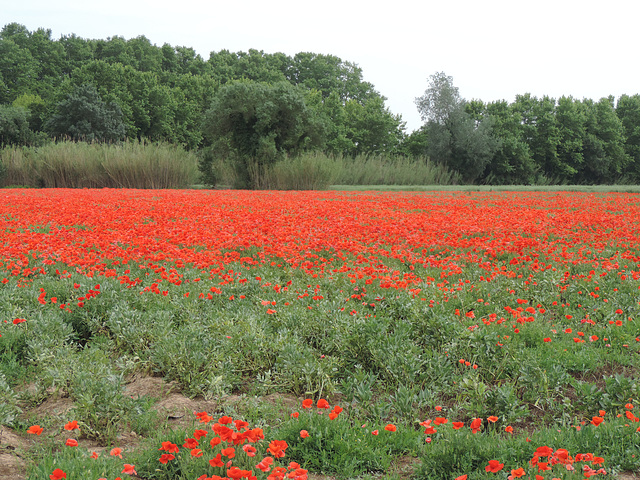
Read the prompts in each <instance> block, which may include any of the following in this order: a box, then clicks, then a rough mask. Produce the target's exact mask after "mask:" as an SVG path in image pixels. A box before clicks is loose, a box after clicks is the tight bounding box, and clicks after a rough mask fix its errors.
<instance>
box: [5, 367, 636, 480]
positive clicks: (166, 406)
mask: <svg viewBox="0 0 640 480" xmlns="http://www.w3.org/2000/svg"><path fill="white" fill-rule="evenodd" d="M125 393H126V394H127V395H131V396H132V397H134V398H140V397H144V396H147V397H151V398H155V399H158V402H157V403H155V404H154V406H153V407H152V408H153V409H154V410H156V411H157V412H158V413H159V415H160V416H161V418H162V419H163V420H165V421H166V424H167V426H168V428H176V427H182V426H191V425H193V421H194V417H193V412H202V411H206V412H208V413H209V414H212V415H213V414H215V413H216V412H219V411H220V410H219V407H220V406H221V405H222V404H225V405H231V406H238V405H240V404H241V402H242V397H240V396H237V395H230V396H228V397H225V398H223V399H222V400H221V403H220V404H219V403H217V402H214V401H208V400H204V399H202V398H195V399H191V398H188V397H186V396H184V395H182V394H181V393H180V387H179V386H178V384H176V383H175V382H169V383H166V382H164V380H163V379H162V378H158V377H149V376H137V377H135V378H133V379H131V380H130V382H129V383H128V384H127V385H126V387H125ZM260 401H261V402H266V403H269V404H270V405H272V406H274V407H277V408H279V409H281V410H282V413H283V414H286V415H288V414H289V413H290V412H291V411H293V410H295V409H296V408H297V407H298V406H299V402H300V400H299V399H298V398H297V397H294V396H292V395H281V394H272V395H266V396H264V397H262V398H261V399H260ZM72 408H73V401H72V400H71V399H69V398H65V397H59V396H57V395H54V396H52V397H49V398H48V399H47V400H45V401H44V402H43V403H41V404H40V405H38V406H36V407H34V408H31V409H25V413H24V418H43V417H47V416H52V417H61V416H65V414H66V413H67V412H68V411H69V410H71V409H72ZM140 440H141V438H140V437H139V436H138V434H137V433H136V432H128V433H124V434H122V435H120V436H119V437H118V446H119V447H121V448H123V449H129V450H131V449H134V448H136V446H137V445H138V444H139V442H140ZM78 441H79V448H85V449H87V450H88V451H96V452H98V453H102V452H103V451H104V450H107V448H105V447H101V446H99V445H98V444H97V443H95V442H94V441H91V440H87V439H78ZM32 443H33V439H32V438H31V436H29V435H19V434H17V433H16V432H14V431H12V430H11V429H9V428H6V427H2V426H0V480H25V478H26V465H25V461H24V460H23V457H24V455H25V452H26V451H27V450H28V449H29V447H30V445H31V444H32ZM419 464H420V460H419V459H418V458H416V457H409V456H404V457H400V458H398V459H396V461H395V462H394V464H393V465H392V467H391V469H390V471H389V472H388V475H394V476H395V477H394V478H399V479H402V480H409V479H410V478H411V475H412V474H413V472H414V470H415V469H416V467H417V466H418V465H419ZM379 478H380V479H384V478H386V476H385V475H381V476H380V477H379ZM617 478H618V479H619V480H640V474H637V473H633V472H623V473H620V474H619V475H618V476H617ZM309 480H337V477H335V476H331V475H322V474H315V473H310V474H309Z"/></svg>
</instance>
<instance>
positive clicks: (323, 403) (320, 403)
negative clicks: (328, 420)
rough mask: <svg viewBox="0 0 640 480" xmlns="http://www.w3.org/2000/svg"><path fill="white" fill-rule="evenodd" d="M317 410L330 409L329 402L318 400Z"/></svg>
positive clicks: (322, 399)
mask: <svg viewBox="0 0 640 480" xmlns="http://www.w3.org/2000/svg"><path fill="white" fill-rule="evenodd" d="M318 408H321V409H323V410H327V409H329V408H331V405H329V402H327V401H326V400H325V399H324V398H321V399H320V400H318Z"/></svg>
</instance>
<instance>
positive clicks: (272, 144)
mask: <svg viewBox="0 0 640 480" xmlns="http://www.w3.org/2000/svg"><path fill="white" fill-rule="evenodd" d="M204 132H205V134H206V135H207V136H208V137H209V139H210V140H211V141H212V143H214V145H216V146H218V147H221V146H223V145H228V146H229V148H230V149H231V151H232V152H233V154H235V157H236V160H237V161H236V171H237V174H238V178H239V180H240V182H241V183H242V185H238V186H242V187H255V185H256V180H257V179H256V178H255V177H254V176H252V170H251V168H252V166H255V167H257V168H258V169H260V168H264V167H265V166H268V165H271V164H273V163H274V162H276V161H277V160H279V159H282V158H284V157H285V155H287V154H289V155H296V154H298V153H300V152H302V151H303V150H305V149H309V148H312V147H314V146H318V145H320V144H321V143H322V140H323V133H324V132H323V125H322V124H321V123H320V122H319V121H318V119H317V118H316V116H315V115H314V114H313V111H312V110H311V109H309V108H308V107H307V105H306V103H305V99H304V93H303V91H301V90H300V89H298V88H296V87H294V86H292V85H291V84H289V83H288V82H279V83H275V84H273V85H269V84H266V83H256V82H237V83H232V84H229V85H225V86H224V87H222V88H220V90H219V91H218V93H217V95H216V96H215V98H214V100H213V103H212V105H211V108H210V110H209V111H208V112H207V113H206V116H205V120H204Z"/></svg>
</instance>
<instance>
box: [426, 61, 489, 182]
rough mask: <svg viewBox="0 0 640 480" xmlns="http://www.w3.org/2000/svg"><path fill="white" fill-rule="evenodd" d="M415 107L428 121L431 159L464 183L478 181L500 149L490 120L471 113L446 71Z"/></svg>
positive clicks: (431, 82) (436, 77) (435, 77)
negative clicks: (459, 176)
mask: <svg viewBox="0 0 640 480" xmlns="http://www.w3.org/2000/svg"><path fill="white" fill-rule="evenodd" d="M416 105H417V106H418V111H419V112H420V116H421V117H422V120H423V121H425V122H426V130H427V137H428V150H427V151H428V153H429V157H430V158H431V159H432V160H434V161H436V162H439V163H442V164H444V165H446V166H447V167H448V168H451V169H453V170H456V171H457V172H459V173H460V174H461V175H462V178H463V180H464V181H465V182H469V183H470V182H474V181H475V180H477V179H479V178H480V177H481V176H482V174H483V173H484V170H485V167H486V166H487V165H488V164H489V162H490V161H491V159H492V157H493V155H494V153H495V152H496V150H497V149H498V147H499V141H498V140H497V139H495V138H494V137H493V136H492V135H491V128H492V120H491V118H474V117H473V116H472V115H471V114H470V113H468V112H467V111H466V108H465V107H466V102H465V100H464V99H462V98H461V97H460V94H459V91H458V88H457V87H455V86H454V85H453V78H452V77H448V76H447V75H445V74H444V72H440V73H436V74H434V75H432V76H431V77H429V87H428V88H427V90H426V91H425V93H424V95H423V96H421V97H418V98H416Z"/></svg>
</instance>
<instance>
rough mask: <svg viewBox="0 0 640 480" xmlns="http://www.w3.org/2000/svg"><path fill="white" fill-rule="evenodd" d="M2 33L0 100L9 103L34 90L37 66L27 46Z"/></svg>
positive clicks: (0, 48)
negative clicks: (0, 89)
mask: <svg viewBox="0 0 640 480" xmlns="http://www.w3.org/2000/svg"><path fill="white" fill-rule="evenodd" d="M5 28H6V27H5ZM4 35H5V32H4V30H3V31H2V33H0V79H2V83H3V84H4V89H3V90H2V91H0V102H2V103H10V102H12V101H13V100H15V99H16V98H17V97H18V96H19V95H21V94H23V93H32V92H33V91H34V90H36V88H37V85H36V79H37V78H38V74H39V67H38V63H37V61H36V60H35V59H34V58H33V55H31V52H30V51H29V50H28V49H27V48H22V47H21V46H20V45H18V44H17V43H16V42H14V40H13V39H12V38H5V37H4Z"/></svg>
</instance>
